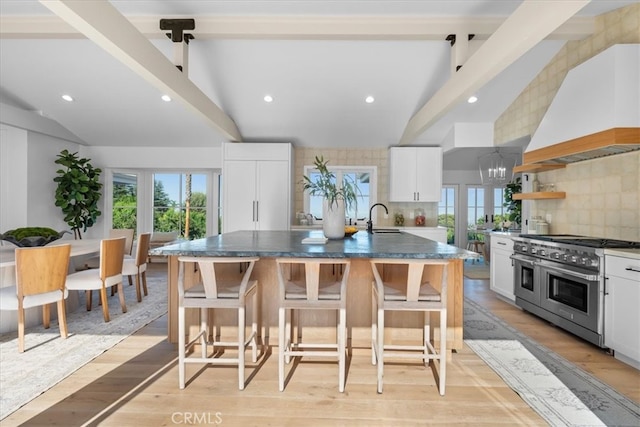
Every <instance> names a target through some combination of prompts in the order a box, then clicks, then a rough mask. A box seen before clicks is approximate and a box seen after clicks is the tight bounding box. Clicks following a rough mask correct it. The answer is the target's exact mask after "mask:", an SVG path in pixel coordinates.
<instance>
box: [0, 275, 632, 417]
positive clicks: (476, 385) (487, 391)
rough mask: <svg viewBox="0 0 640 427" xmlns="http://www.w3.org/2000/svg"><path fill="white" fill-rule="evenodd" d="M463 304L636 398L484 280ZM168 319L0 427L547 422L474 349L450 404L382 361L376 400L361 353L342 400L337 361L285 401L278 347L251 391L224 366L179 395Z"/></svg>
mask: <svg viewBox="0 0 640 427" xmlns="http://www.w3.org/2000/svg"><path fill="white" fill-rule="evenodd" d="M465 295H466V296H468V297H470V298H471V299H473V300H474V301H477V302H479V303H481V304H482V305H484V306H485V307H488V308H489V309H491V310H492V311H493V312H494V313H496V314H497V315H498V316H500V317H502V318H503V319H505V320H507V321H508V322H509V323H510V324H511V325H513V326H514V327H516V328H518V329H520V330H521V331H523V332H524V333H526V334H528V335H530V336H532V337H533V338H534V339H536V340H538V341H539V342H541V343H542V344H543V345H545V346H547V347H549V348H551V349H552V350H554V351H556V352H558V353H560V354H561V355H563V356H564V357H565V358H567V359H569V360H571V361H573V362H575V363H576V364H578V365H579V366H581V367H582V368H584V369H585V370H587V371H589V372H591V373H592V374H593V375H595V376H596V377H598V378H600V379H601V380H603V381H604V382H607V383H608V384H610V385H611V386H612V387H614V388H615V389H617V390H618V391H620V392H622V393H624V394H625V395H627V396H628V397H630V398H632V399H634V400H636V401H640V372H639V371H637V370H635V369H633V368H631V367H629V366H627V365H625V364H623V363H620V362H618V361H617V360H615V359H613V358H612V357H611V356H609V355H608V354H606V353H605V352H603V351H601V350H600V349H598V348H597V347H594V346H592V345H590V344H588V343H585V342H583V341H582V340H579V339H577V338H575V337H573V336H572V335H570V334H567V333H565V332H564V331H562V330H560V329H558V328H555V327H552V326H549V325H548V324H547V323H546V322H544V321H542V320H540V319H538V318H535V317H534V316H531V315H529V314H527V313H524V312H522V311H520V310H519V309H517V308H515V307H513V306H511V305H510V304H508V303H506V302H504V301H502V300H499V299H498V298H496V297H495V296H494V295H493V293H492V292H491V291H489V290H488V281H487V280H468V279H467V280H465ZM166 321H167V319H166V316H163V317H162V318H160V319H158V320H157V321H155V322H153V323H152V324H150V325H148V326H147V327H145V328H143V329H142V330H140V331H139V332H138V333H136V334H135V335H133V336H131V337H129V338H127V339H125V340H124V341H122V342H121V343H120V344H118V345H117V346H116V347H114V348H113V349H111V350H109V351H108V352H106V353H104V354H103V355H101V356H100V357H98V358H96V359H95V360H94V361H92V362H91V363H89V364H87V365H85V366H84V367H82V368H80V369H79V370H78V371H77V372H75V373H74V374H73V375H71V376H70V377H68V378H67V379H65V380H64V381H62V382H61V383H59V384H58V385H56V386H55V387H53V388H52V389H51V390H49V391H47V392H45V393H44V394H42V395H41V396H39V397H38V398H36V399H34V400H33V401H31V402H30V403H28V404H27V405H25V406H24V407H22V408H21V409H20V410H18V411H16V412H15V413H14V414H12V415H10V416H9V417H7V418H6V419H4V420H3V421H2V423H1V424H2V426H13V425H29V426H38V425H43V426H44V425H46V426H50V425H64V426H77V425H101V426H112V425H113V426H137V427H143V426H154V427H155V426H165V425H167V426H170V425H194V424H198V425H225V426H229V425H241V426H251V425H255V426H268V425H274V426H288V425H290V426H298V425H305V426H327V425H362V426H383V425H384V426H387V425H388V426H405V425H406V426H414V425H451V424H457V425H469V426H471V425H473V426H478V425H492V426H493V425H509V426H512V425H526V426H531V425H546V423H545V422H544V420H543V419H542V418H540V417H539V416H538V415H537V414H536V413H535V412H534V411H533V410H532V409H530V408H529V407H528V406H527V405H526V404H525V403H524V402H523V401H522V400H521V399H520V398H519V397H518V395H517V394H515V393H514V392H513V391H511V389H509V388H508V387H507V386H506V385H505V384H504V382H503V381H502V380H501V379H500V378H499V377H498V376H497V374H495V373H494V372H493V371H492V370H491V369H490V368H489V367H487V366H486V365H485V364H484V362H483V361H482V360H481V359H479V358H478V357H477V356H476V355H475V354H474V353H473V352H472V351H471V350H469V349H468V348H467V347H466V346H465V348H464V349H463V350H462V351H460V352H458V353H456V354H453V356H452V360H451V361H450V362H449V363H448V365H447V368H448V371H447V390H446V395H445V396H444V397H441V396H440V395H438V391H437V387H436V383H435V380H434V375H433V373H432V372H431V370H430V369H426V368H424V367H423V366H422V365H420V364H413V363H410V364H407V363H406V362H402V363H398V364H393V363H389V364H385V389H384V393H383V394H377V393H376V383H375V381H376V371H375V367H374V366H372V365H371V357H370V352H369V350H368V349H364V348H356V349H354V350H353V354H352V357H351V359H350V361H349V362H348V373H347V384H346V390H345V393H339V392H338V372H337V363H336V362H326V363H325V362H322V361H320V362H319V361H317V360H313V361H302V362H301V363H298V364H295V365H294V368H293V373H292V374H291V375H290V376H289V378H288V381H289V382H288V383H287V386H286V389H285V391H284V392H282V393H281V392H278V372H277V353H276V352H277V348H273V353H272V354H267V356H266V357H265V358H264V359H262V360H261V361H260V362H259V363H258V364H257V365H255V366H253V365H251V364H249V367H248V368H247V376H248V384H247V387H246V388H245V390H244V391H239V390H238V387H237V372H236V369H235V368H233V367H221V366H216V367H210V368H205V369H202V368H200V367H198V366H188V367H187V376H188V378H189V382H188V383H187V387H186V389H184V390H179V389H178V372H177V365H176V357H177V351H176V350H175V349H174V347H173V345H172V344H169V343H168V342H167V341H166V339H165V338H166V330H167V329H166V327H167V325H166ZM292 364H293V363H292ZM289 369H291V368H289ZM3 392H5V391H3Z"/></svg>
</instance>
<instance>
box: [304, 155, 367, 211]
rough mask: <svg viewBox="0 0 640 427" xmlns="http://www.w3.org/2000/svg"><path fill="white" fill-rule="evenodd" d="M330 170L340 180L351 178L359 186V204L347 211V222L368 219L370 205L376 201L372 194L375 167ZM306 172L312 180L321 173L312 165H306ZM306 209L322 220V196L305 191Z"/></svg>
mask: <svg viewBox="0 0 640 427" xmlns="http://www.w3.org/2000/svg"><path fill="white" fill-rule="evenodd" d="M329 170H330V171H331V172H333V173H334V174H335V175H336V180H337V181H338V182H343V180H345V179H346V180H349V181H350V182H352V183H355V184H356V185H357V186H358V189H359V192H358V200H357V204H356V205H354V206H351V207H350V208H349V209H347V211H346V218H347V222H349V221H351V223H352V224H353V223H356V222H358V221H366V220H367V217H368V215H369V206H371V204H372V203H375V201H373V200H372V197H371V194H375V191H376V188H375V169H374V168H372V167H356V166H350V167H348V168H346V167H333V168H332V167H329ZM304 174H305V175H306V176H308V177H309V178H310V179H311V180H312V181H314V182H315V181H316V180H317V179H318V177H319V176H320V174H319V173H318V172H317V171H316V170H315V169H313V167H311V166H305V170H304ZM305 209H306V210H307V213H310V214H312V215H313V217H314V219H315V220H316V221H318V222H320V221H322V196H310V195H309V194H308V193H305Z"/></svg>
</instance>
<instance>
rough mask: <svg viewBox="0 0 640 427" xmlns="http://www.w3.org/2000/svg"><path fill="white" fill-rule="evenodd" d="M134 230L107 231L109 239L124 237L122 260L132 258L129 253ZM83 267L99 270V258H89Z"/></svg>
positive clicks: (114, 229)
mask: <svg viewBox="0 0 640 427" xmlns="http://www.w3.org/2000/svg"><path fill="white" fill-rule="evenodd" d="M134 231H135V230H134V229H133V228H112V229H111V230H109V239H115V238H118V237H124V238H125V239H126V240H125V243H124V258H125V259H130V258H132V256H131V251H132V250H133V234H134ZM84 267H85V268H100V256H95V257H91V258H89V259H87V260H86V261H85V262H84Z"/></svg>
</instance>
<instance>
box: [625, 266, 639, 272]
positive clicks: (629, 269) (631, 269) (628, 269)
mask: <svg viewBox="0 0 640 427" xmlns="http://www.w3.org/2000/svg"><path fill="white" fill-rule="evenodd" d="M625 270H627V271H635V272H636V273H640V270H636V269H635V268H633V267H627V268H625Z"/></svg>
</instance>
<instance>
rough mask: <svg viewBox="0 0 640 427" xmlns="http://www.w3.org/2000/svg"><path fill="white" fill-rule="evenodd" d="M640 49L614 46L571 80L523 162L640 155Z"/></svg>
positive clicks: (561, 162)
mask: <svg viewBox="0 0 640 427" xmlns="http://www.w3.org/2000/svg"><path fill="white" fill-rule="evenodd" d="M638 76H640V45H639V44H626V45H616V46H612V47H610V48H609V49H607V50H605V51H603V52H602V53H600V54H599V55H597V56H595V57H593V58H591V59H589V60H588V61H585V62H584V63H582V64H580V65H579V66H577V67H575V68H574V69H572V70H571V71H569V73H568V74H567V76H566V78H565V80H564V81H563V83H562V85H561V86H560V89H559V90H558V93H557V94H556V96H555V98H554V99H553V102H552V103H551V105H550V106H549V109H548V110H547V112H546V114H545V116H544V118H543V119H542V121H541V123H540V126H539V127H538V129H537V130H536V132H535V133H534V135H533V137H532V138H531V142H530V143H529V145H528V147H527V150H526V151H525V153H524V156H523V166H522V167H527V165H529V166H542V165H548V166H549V167H553V165H556V166H560V165H564V164H566V163H573V162H578V161H582V160H589V159H593V158H597V157H603V156H609V155H612V154H620V153H626V152H629V151H634V150H640V78H638Z"/></svg>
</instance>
